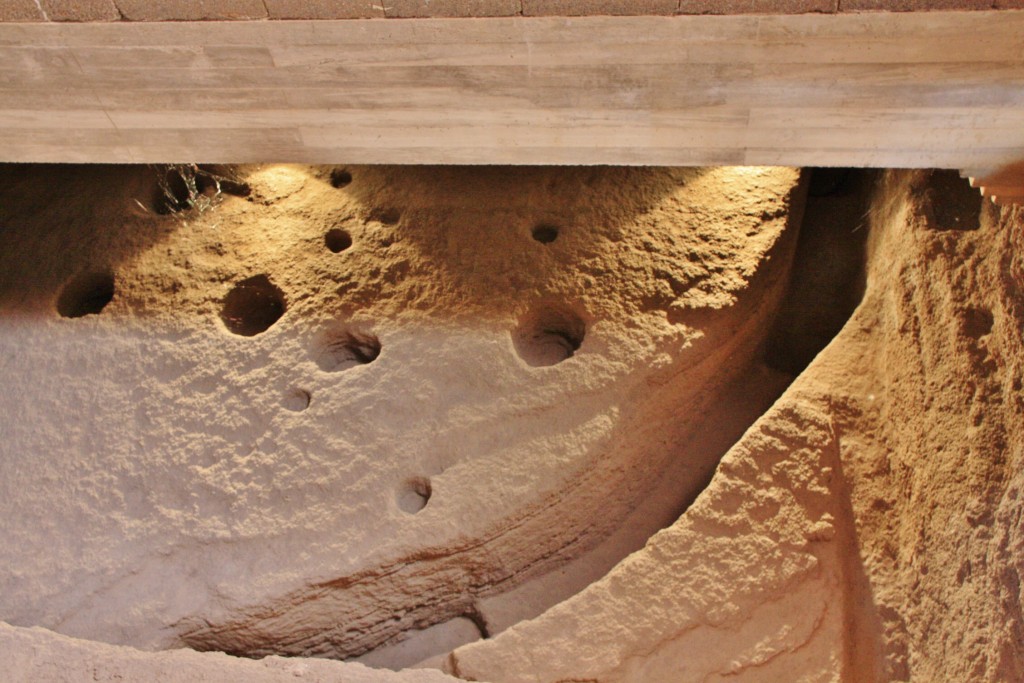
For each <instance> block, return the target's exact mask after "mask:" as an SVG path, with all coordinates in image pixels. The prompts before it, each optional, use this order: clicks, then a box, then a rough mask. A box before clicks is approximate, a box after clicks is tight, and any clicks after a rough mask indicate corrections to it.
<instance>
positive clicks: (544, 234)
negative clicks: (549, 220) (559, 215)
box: [533, 225, 558, 244]
mask: <svg viewBox="0 0 1024 683" xmlns="http://www.w3.org/2000/svg"><path fill="white" fill-rule="evenodd" d="M533 239H535V240H537V241H538V242H540V243H541V244H551V243H552V242H554V241H555V240H556V239H558V228H556V227H555V226H553V225H538V226H537V227H536V228H534V229H533Z"/></svg>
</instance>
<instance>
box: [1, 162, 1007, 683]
mask: <svg viewBox="0 0 1024 683" xmlns="http://www.w3.org/2000/svg"><path fill="white" fill-rule="evenodd" d="M0 172H2V174H3V176H4V179H3V183H2V184H0V187H2V188H3V189H2V190H0V194H2V202H0V241H2V243H3V249H2V250H0V312H2V313H0V350H2V353H0V373H2V376H3V383H4V388H5V391H4V394H3V398H2V399H0V400H2V401H3V403H4V410H3V416H4V417H3V419H2V422H0V428H2V430H3V439H2V440H0V487H2V496H0V508H2V509H0V513H2V514H3V517H4V519H5V523H4V525H3V528H2V532H0V533H2V535H3V538H2V539H0V555H2V560H3V563H2V565H3V566H4V567H5V568H7V569H6V570H5V571H4V572H3V574H2V575H0V581H2V586H0V619H2V620H4V621H7V622H8V623H9V624H10V626H3V628H2V630H0V652H3V653H4V655H5V659H6V660H7V661H9V662H11V665H10V667H9V672H10V674H11V675H12V676H13V678H14V680H116V679H117V678H118V677H123V676H127V677H134V678H148V679H153V680H202V679H203V677H206V680H218V677H221V678H224V677H227V678H237V677H241V676H247V677H250V678H254V679H255V680H268V681H269V680H284V679H285V678H287V679H289V680H291V679H292V678H294V677H296V676H298V677H300V678H301V677H306V678H308V679H309V680H339V681H363V680H366V681H370V680H380V681H387V680H396V681H397V680H410V681H412V680H422V681H432V680H438V681H440V680H455V679H453V678H451V676H454V677H457V678H461V679H465V680H480V681H492V682H494V683H498V682H502V681H551V682H552V683H554V682H556V681H569V680H575V681H645V682H647V681H662V680H664V681H691V680H693V681H698V680H701V681H703V680H719V679H726V678H727V679H730V680H740V681H775V680H792V681H797V680H799V681H819V680H820V681H833V680H842V681H890V680H915V681H935V680H983V681H1007V680H1019V679H1021V678H1024V637H1022V636H1024V633H1022V628H1024V625H1022V624H1024V620H1022V603H1021V597H1020V573H1021V571H1022V570H1024V540H1022V537H1021V531H1020V529H1021V524H1020V522H1021V510H1022V504H1021V501H1020V487H1021V483H1022V482H1021V474H1020V472H1021V471H1022V470H1021V459H1022V457H1024V449H1022V435H1021V425H1022V424H1024V422H1022V420H1021V413H1022V410H1024V399H1022V396H1021V385H1022V372H1024V367H1022V366H1024V349H1022V348H1021V330H1022V329H1024V257H1022V256H1021V253H1022V251H1021V247H1024V244H1022V243H1024V216H1022V214H1021V210H1020V209H1019V208H1002V209H999V208H995V207H993V206H990V205H987V204H985V205H982V203H981V200H980V198H979V197H977V196H976V195H973V194H970V193H969V192H966V191H964V189H963V186H962V183H961V182H960V181H959V180H958V179H956V178H955V177H951V176H950V174H948V173H942V172H934V173H932V172H895V171H893V172H886V173H885V174H882V175H880V176H879V179H878V182H877V183H876V184H875V186H874V188H873V190H872V194H871V198H870V209H869V211H868V212H867V213H866V214H865V215H864V217H863V225H862V226H861V227H860V228H859V229H861V230H865V231H867V234H868V240H867V254H866V263H867V266H866V272H865V280H864V282H863V298H862V300H861V303H860V305H859V306H858V307H857V309H856V311H855V312H854V314H853V316H852V317H851V318H850V320H849V321H848V322H847V323H846V324H845V326H844V327H843V328H842V330H841V331H840V333H839V334H838V335H837V336H836V338H835V339H834V340H833V341H832V342H831V343H830V344H829V345H828V347H827V348H826V349H825V350H824V351H823V352H822V353H820V354H819V355H818V357H817V358H816V359H815V360H814V361H813V362H812V363H811V365H810V366H809V367H807V369H806V370H804V371H803V372H802V373H801V374H800V375H799V377H797V378H796V379H795V381H793V383H792V384H791V385H789V388H788V389H786V388H785V387H786V385H787V384H788V383H789V382H790V380H791V379H792V377H791V376H787V375H786V374H785V372H780V371H779V370H778V369H777V368H778V365H779V364H778V363H775V364H774V366H775V368H776V369H772V368H769V367H768V365H773V364H772V363H771V362H769V361H770V360H771V358H770V356H771V353H772V352H771V348H772V343H773V342H772V340H771V339H770V335H772V327H773V321H775V320H776V319H777V318H776V316H777V312H778V311H779V310H780V309H783V310H786V311H790V310H791V307H787V306H786V304H785V303H784V302H785V301H786V300H787V299H785V297H787V296H789V297H790V298H789V300H790V301H791V300H792V298H793V296H794V292H792V291H790V292H789V293H788V295H787V287H788V286H789V287H797V286H800V283H802V282H805V281H804V280H802V279H801V278H800V277H799V276H798V275H791V273H793V272H796V273H799V272H800V270H799V269H800V265H799V264H798V265H797V271H793V270H792V269H793V265H792V264H793V258H794V254H799V255H800V258H801V259H805V258H808V256H807V254H808V250H807V249H800V250H797V248H796V245H797V237H798V232H799V226H800V222H801V218H802V212H803V206H804V201H805V199H804V197H805V193H806V190H807V182H806V178H803V179H802V176H801V173H800V172H799V171H797V170H794V169H782V168H761V169H736V168H732V169H729V168H723V169H614V168H575V169H564V168H557V169H556V168H547V169H545V168H534V169H510V168H489V169H460V168H416V167H409V168H383V167H354V168H341V167H339V168H309V167H293V166H270V165H268V166H258V167H245V168H239V169H210V171H209V173H206V172H203V173H200V174H199V176H197V177H193V176H192V175H191V173H190V170H189V169H187V168H185V169H178V170H177V171H174V172H172V173H171V174H170V175H162V173H163V172H162V171H161V172H160V173H155V172H154V171H153V170H152V169H142V168H131V167H89V168H83V167H49V168H47V167H26V166H18V167H6V168H4V169H3V170H2V171H0ZM179 172H184V176H182V175H180V174H179ZM182 177H184V178H185V179H186V180H188V181H192V180H194V181H195V185H194V186H192V187H191V188H190V187H189V183H182V182H181V180H182ZM161 181H162V182H161ZM218 188H219V190H220V194H219V195H218V194H216V193H217V190H218ZM190 189H192V190H194V192H190V191H189V190H190ZM835 253H838V252H822V258H823V259H827V255H828V254H833V255H834V254H835ZM810 257H811V258H813V252H811V256H810ZM842 265H843V264H840V263H835V264H830V263H828V262H827V260H826V261H825V262H823V263H821V264H813V267H814V268H815V269H818V270H820V271H821V272H827V271H830V270H834V269H837V268H841V267H842ZM805 268H806V266H805ZM790 283H792V284H790ZM783 320H791V318H783ZM799 332H800V330H799V329H790V330H787V335H788V337H789V338H790V339H794V338H798V337H799ZM766 354H767V355H766ZM766 363H767V364H766ZM783 390H784V393H782V395H781V397H780V396H779V394H780V393H781V392H783ZM758 416H760V417H758ZM40 627H42V628H40ZM129 646H130V647H129ZM182 647H191V648H194V649H199V650H218V651H221V652H227V653H230V654H234V655H244V656H247V657H262V656H265V655H293V656H296V655H297V656H306V657H308V656H316V657H329V658H335V659H343V658H353V657H360V659H361V661H363V662H366V663H369V664H380V665H385V666H391V667H393V668H398V667H400V666H403V665H414V664H418V665H419V666H421V667H430V668H420V669H416V670H407V671H405V672H403V673H392V672H388V671H385V670H381V669H367V668H365V667H362V666H361V665H359V664H356V663H353V662H332V661H325V660H322V659H316V660H312V659H287V660H283V659H280V658H277V657H268V658H265V659H260V660H259V661H256V662H254V661H250V660H248V659H243V658H234V657H229V656H227V655H225V654H218V653H199V652H194V651H189V650H174V651H173V652H146V651H152V650H168V649H173V648H182ZM431 668H432V669H434V670H431ZM437 668H442V669H444V670H445V671H446V672H447V674H448V676H446V675H445V674H444V673H441V672H439V671H437V670H436V669H437Z"/></svg>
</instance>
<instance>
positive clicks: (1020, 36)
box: [0, 11, 1024, 169]
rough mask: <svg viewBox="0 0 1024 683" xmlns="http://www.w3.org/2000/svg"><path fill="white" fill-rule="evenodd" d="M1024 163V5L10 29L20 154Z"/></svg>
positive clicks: (9, 126)
mask: <svg viewBox="0 0 1024 683" xmlns="http://www.w3.org/2000/svg"><path fill="white" fill-rule="evenodd" d="M1020 159H1024V12H1018V11H1001V12H970V13H963V12H927V13H911V14H887V13H879V14H846V15H844V14H837V15H795V16H793V15H790V16H786V15H777V16H726V17H715V16H680V17H582V18H559V17H550V18H547V17H545V18H522V17H511V18H496V19H414V20H388V21H373V20H365V21H364V20H349V21H277V22H223V23H221V22H197V23H124V22H122V23H111V24H0V160H3V161H94V162H115V161H117V162H120V161H134V162H155V163H158V162H254V161H296V162H314V163H339V162H347V163H468V164H493V163H503V164H671V165H704V164H784V165H801V166H808V165H810V166H838V165H843V166H891V167H918V168H920V167H945V168H971V169H977V168H981V169H991V168H1000V167H1004V166H1006V165H1007V164H1010V163H1012V162H1015V161H1018V160H1020Z"/></svg>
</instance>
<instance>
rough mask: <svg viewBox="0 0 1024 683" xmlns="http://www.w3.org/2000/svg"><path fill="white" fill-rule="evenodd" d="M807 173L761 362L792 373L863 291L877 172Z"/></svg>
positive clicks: (846, 315) (813, 352) (830, 170)
mask: <svg viewBox="0 0 1024 683" xmlns="http://www.w3.org/2000/svg"><path fill="white" fill-rule="evenodd" d="M805 173H808V174H809V178H808V179H807V182H808V192H807V204H806V207H805V209H804V218H803V222H802V223H801V226H800V238H799V241H798V242H797V248H796V256H795V258H794V260H793V271H792V274H791V276H790V283H789V289H788V291H787V293H786V296H785V297H784V299H783V301H782V307H781V308H780V310H779V313H778V315H777V317H776V319H775V324H774V325H773V327H772V331H771V333H770V335H769V337H768V341H767V344H766V348H765V362H766V363H767V364H768V366H769V367H772V368H774V369H775V370H779V371H781V372H784V373H786V374H788V375H791V376H794V377H795V376H797V375H799V374H800V373H801V372H803V370H804V368H806V367H807V365H808V364H809V363H810V362H811V361H812V360H814V357H815V356H817V355H818V353H819V352H820V351H821V350H822V349H824V348H825V346H827V345H828V343H829V342H830V341H832V338H833V337H835V336H836V335H837V334H838V333H839V330H841V329H842V328H843V325H845V324H846V321H847V320H848V319H849V318H850V315H851V314H852V313H853V311H854V309H855V308H857V305H858V304H859V303H860V300H861V297H862V296H863V294H864V272H865V271H864V267H865V262H864V261H865V250H866V243H867V236H868V225H867V212H868V207H869V203H870V199H871V192H872V190H873V188H874V185H875V181H876V179H877V177H878V173H879V172H878V171H875V170H870V169H853V168H815V169H808V170H807V171H805Z"/></svg>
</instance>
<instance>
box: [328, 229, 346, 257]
mask: <svg viewBox="0 0 1024 683" xmlns="http://www.w3.org/2000/svg"><path fill="white" fill-rule="evenodd" d="M324 244H326V245H327V249H328V250H330V251H332V252H333V253H335V254H340V253H341V252H343V251H345V250H346V249H348V248H349V247H351V246H352V235H350V234H348V233H347V232H345V231H344V230H342V229H341V228H334V229H332V230H328V231H327V234H326V235H324Z"/></svg>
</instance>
